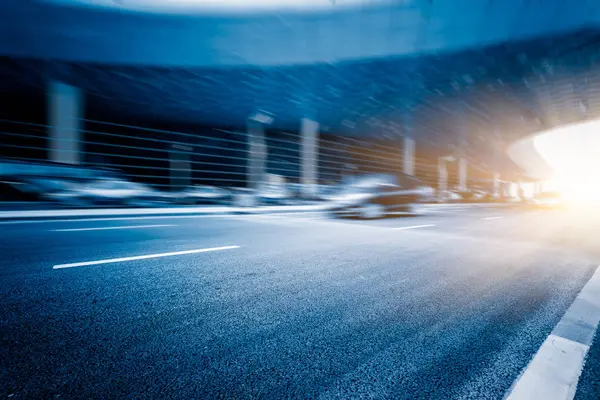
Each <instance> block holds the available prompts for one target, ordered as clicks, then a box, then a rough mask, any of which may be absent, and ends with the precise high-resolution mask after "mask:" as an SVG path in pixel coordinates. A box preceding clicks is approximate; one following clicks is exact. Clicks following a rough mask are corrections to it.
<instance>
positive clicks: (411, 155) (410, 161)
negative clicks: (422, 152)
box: [402, 136, 415, 175]
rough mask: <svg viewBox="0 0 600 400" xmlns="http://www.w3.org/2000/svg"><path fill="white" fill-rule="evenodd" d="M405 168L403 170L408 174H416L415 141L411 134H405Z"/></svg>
mask: <svg viewBox="0 0 600 400" xmlns="http://www.w3.org/2000/svg"><path fill="white" fill-rule="evenodd" d="M402 161H403V163H404V168H403V172H404V173H405V174H407V175H414V174H415V141H414V139H413V138H411V137H409V136H404V157H403V160H402Z"/></svg>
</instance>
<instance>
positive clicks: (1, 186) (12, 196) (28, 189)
mask: <svg viewBox="0 0 600 400" xmlns="http://www.w3.org/2000/svg"><path fill="white" fill-rule="evenodd" d="M40 200H42V198H41V194H40V192H39V190H37V188H36V187H34V186H32V185H31V184H30V183H27V182H25V181H23V180H22V179H18V178H12V177H5V178H2V180H0V201H11V202H13V201H19V202H20V201H40Z"/></svg>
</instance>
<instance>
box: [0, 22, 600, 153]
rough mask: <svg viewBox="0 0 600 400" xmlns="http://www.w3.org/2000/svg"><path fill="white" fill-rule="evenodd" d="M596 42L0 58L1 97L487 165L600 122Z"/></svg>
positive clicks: (591, 36) (596, 35) (568, 39)
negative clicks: (322, 138) (507, 152)
mask: <svg viewBox="0 0 600 400" xmlns="http://www.w3.org/2000/svg"><path fill="white" fill-rule="evenodd" d="M599 54H600V31H598V30H593V29H584V30H581V31H578V32H575V33H573V34H569V35H562V36H557V37H549V38H543V39H537V40H529V41H521V42H514V43H510V44H503V45H498V46H493V47H487V48H480V49H472V50H468V51H463V52H460V53H455V54H444V55H441V54H440V55H427V56H422V57H410V58H407V57H403V58H385V59H372V60H362V61H353V62H343V63H338V64H315V65H302V66H283V67H256V68H248V67H231V68H214V69H211V68H185V69H183V68H158V67H136V66H111V65H100V64H81V63H61V62H53V61H48V60H43V61H42V60H34V59H15V58H7V57H4V58H0V61H1V62H0V82H1V83H0V84H1V85H2V87H3V89H4V91H5V92H8V91H10V90H21V88H22V87H23V86H28V87H38V88H43V86H44V82H46V81H47V80H49V79H59V80H62V81H65V82H69V83H71V84H73V85H76V86H78V87H81V88H83V89H84V90H85V91H86V93H87V101H88V103H89V104H91V105H93V106H94V107H95V108H100V109H103V110H106V112H110V113H114V114H115V115H134V116H136V117H138V118H143V119H149V120H152V119H158V120H163V121H168V120H172V121H182V122H186V123H198V124H203V125H210V126H224V127H237V128H243V127H245V124H246V121H247V118H248V117H249V116H250V115H252V114H254V113H256V112H258V111H262V112H266V113H269V114H271V115H273V116H274V126H273V128H275V129H281V130H292V131H295V130H297V129H298V126H299V121H300V119H301V118H302V117H310V118H313V119H315V120H317V121H319V122H320V124H321V126H322V128H323V129H324V130H326V131H327V132H329V133H331V134H338V135H345V136H363V137H372V138H377V139H390V140H393V139H396V138H399V137H401V136H404V135H408V134H410V135H413V136H414V137H415V138H417V140H418V141H421V142H423V143H428V144H430V145H433V146H436V147H438V148H440V149H441V151H442V152H444V151H446V152H448V151H454V149H456V148H457V147H459V145H460V144H461V143H466V144H467V146H466V147H467V148H468V153H469V155H470V157H471V158H480V159H481V162H482V163H485V162H486V160H489V159H490V157H489V151H490V150H489V149H490V146H489V143H490V142H491V141H498V142H500V143H502V145H503V146H504V145H506V143H508V142H511V141H514V140H516V139H517V138H521V137H524V136H526V135H529V134H532V133H534V132H538V131H540V130H544V129H548V128H551V127H554V126H558V125H562V124H566V123H573V122H578V121H582V120H586V119H593V118H597V117H598V116H600V86H599V84H600V72H599V71H598V69H597V66H598V63H597V61H598V55H599Z"/></svg>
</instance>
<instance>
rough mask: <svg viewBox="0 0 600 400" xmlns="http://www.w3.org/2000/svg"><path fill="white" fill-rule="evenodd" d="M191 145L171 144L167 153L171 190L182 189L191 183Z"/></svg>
mask: <svg viewBox="0 0 600 400" xmlns="http://www.w3.org/2000/svg"><path fill="white" fill-rule="evenodd" d="M191 151H192V147H191V146H186V145H181V144H173V145H172V146H171V150H170V152H169V153H170V154H169V167H170V168H169V171H170V178H171V190H174V191H177V190H183V189H184V188H186V187H187V186H190V185H191V183H192V182H191V181H192V168H191V162H190V152H191Z"/></svg>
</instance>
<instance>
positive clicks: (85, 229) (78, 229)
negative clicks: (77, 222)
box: [50, 225, 175, 232]
mask: <svg viewBox="0 0 600 400" xmlns="http://www.w3.org/2000/svg"><path fill="white" fill-rule="evenodd" d="M167 226H175V225H127V226H98V227H92V228H71V229H51V230H50V231H51V232H83V231H109V230H112V229H145V228H164V227H167Z"/></svg>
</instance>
